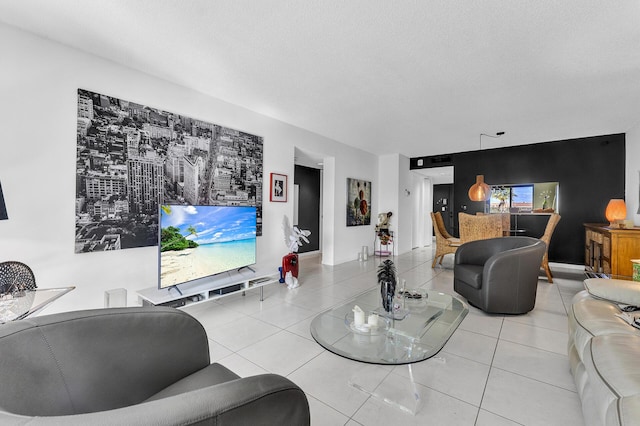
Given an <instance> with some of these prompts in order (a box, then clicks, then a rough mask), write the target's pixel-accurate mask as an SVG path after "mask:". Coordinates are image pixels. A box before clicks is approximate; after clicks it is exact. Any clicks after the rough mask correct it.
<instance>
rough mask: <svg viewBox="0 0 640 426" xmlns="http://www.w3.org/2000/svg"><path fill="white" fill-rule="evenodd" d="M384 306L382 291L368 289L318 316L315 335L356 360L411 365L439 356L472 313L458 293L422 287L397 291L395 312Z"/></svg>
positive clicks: (323, 343) (312, 323) (316, 338)
mask: <svg viewBox="0 0 640 426" xmlns="http://www.w3.org/2000/svg"><path fill="white" fill-rule="evenodd" d="M398 293H399V292H398ZM381 305H382V302H381V296H380V290H379V289H374V290H370V291H368V292H366V293H363V294H361V295H360V296H358V297H356V298H355V299H353V300H350V301H349V302H347V303H345V304H343V305H340V306H337V307H335V308H332V309H329V310H327V311H325V312H323V313H321V314H319V315H318V316H316V317H315V318H314V319H313V321H312V322H311V335H312V336H313V338H314V339H315V340H316V341H317V342H318V343H319V344H320V345H322V346H323V347H324V348H326V349H327V350H329V351H331V352H333V353H335V354H337V355H340V356H343V357H345V358H349V359H353V360H355V361H362V362H368V363H373V364H391V365H398V364H408V363H413V362H417V361H422V360H425V359H427V358H430V357H432V356H434V355H435V354H437V353H438V352H439V351H440V349H442V347H443V346H444V344H445V343H446V342H447V340H449V338H450V337H451V335H452V334H453V332H454V331H455V330H456V329H457V328H458V325H459V324H460V323H461V322H462V320H463V319H464V317H465V316H466V315H467V313H468V312H469V308H468V307H467V305H466V304H465V303H464V302H463V301H461V300H460V299H458V298H457V297H455V296H452V295H450V294H445V293H440V292H437V291H431V290H421V289H420V290H409V291H407V292H405V293H404V294H396V297H395V298H394V309H393V311H392V312H385V311H384V309H383V308H382V306H381ZM356 306H357V308H356Z"/></svg>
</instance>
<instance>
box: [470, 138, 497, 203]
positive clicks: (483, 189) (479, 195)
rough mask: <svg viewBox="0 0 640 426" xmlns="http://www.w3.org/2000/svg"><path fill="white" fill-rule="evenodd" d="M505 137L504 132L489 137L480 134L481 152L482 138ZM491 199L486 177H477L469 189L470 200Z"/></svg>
mask: <svg viewBox="0 0 640 426" xmlns="http://www.w3.org/2000/svg"><path fill="white" fill-rule="evenodd" d="M502 135H504V132H498V133H496V135H495V136H493V135H488V134H486V133H480V151H482V137H483V136H489V137H490V138H499V137H500V136H502ZM489 198H491V187H489V185H487V184H486V183H484V175H477V176H476V183H474V184H473V185H471V188H469V199H470V200H471V201H486V200H488V199H489Z"/></svg>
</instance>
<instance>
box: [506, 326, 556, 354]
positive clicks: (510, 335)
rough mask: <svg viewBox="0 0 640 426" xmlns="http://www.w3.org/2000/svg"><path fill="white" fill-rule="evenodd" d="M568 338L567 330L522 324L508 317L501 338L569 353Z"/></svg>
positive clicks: (546, 349) (547, 349)
mask: <svg viewBox="0 0 640 426" xmlns="http://www.w3.org/2000/svg"><path fill="white" fill-rule="evenodd" d="M568 338H569V336H568V334H567V332H560V331H554V330H549V329H547V328H540V327H534V326H531V325H525V324H520V323H518V322H514V321H510V320H509V319H508V318H506V319H505V321H504V324H503V325H502V331H501V332H500V339H504V340H507V341H509V342H514V343H520V344H522V345H525V346H531V347H534V348H538V349H543V350H545V351H551V352H555V353H557V354H560V355H566V354H567V342H568Z"/></svg>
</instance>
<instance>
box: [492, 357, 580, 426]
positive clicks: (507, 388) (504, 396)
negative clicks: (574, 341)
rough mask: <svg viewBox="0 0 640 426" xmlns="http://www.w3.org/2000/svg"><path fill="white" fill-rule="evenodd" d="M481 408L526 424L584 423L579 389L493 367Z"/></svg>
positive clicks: (568, 424) (565, 425)
mask: <svg viewBox="0 0 640 426" xmlns="http://www.w3.org/2000/svg"><path fill="white" fill-rule="evenodd" d="M482 408H483V409H485V410H487V411H490V412H492V413H495V414H498V415H499V416H502V417H505V418H507V419H510V420H513V421H515V422H518V423H522V424H525V425H541V426H542V425H544V426H552V425H558V426H571V425H576V426H580V425H583V424H584V421H583V417H582V412H581V405H580V399H579V397H578V394H577V393H576V392H571V391H568V390H566V389H562V388H559V387H557V386H552V385H548V384H546V383H542V382H539V381H537V380H533V379H529V378H527V377H524V376H520V375H517V374H513V373H509V372H507V371H503V370H499V369H496V368H494V369H492V370H491V373H490V374H489V381H488V383H487V389H486V391H485V394H484V398H483V400H482Z"/></svg>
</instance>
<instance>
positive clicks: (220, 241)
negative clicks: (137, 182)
mask: <svg viewBox="0 0 640 426" xmlns="http://www.w3.org/2000/svg"><path fill="white" fill-rule="evenodd" d="M159 217H160V220H159V232H158V253H159V255H158V257H159V262H158V264H159V268H158V269H159V270H158V287H159V288H161V289H162V288H167V287H173V286H177V285H179V284H184V283H187V282H190V281H194V280H197V279H200V278H205V277H209V276H212V275H217V274H221V273H223V272H228V271H231V270H234V269H240V268H243V267H248V266H250V265H253V264H255V263H256V208H255V207H240V206H191V205H188V206H185V205H173V204H164V205H161V206H160V214H159Z"/></svg>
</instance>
